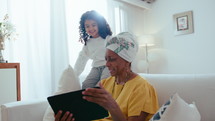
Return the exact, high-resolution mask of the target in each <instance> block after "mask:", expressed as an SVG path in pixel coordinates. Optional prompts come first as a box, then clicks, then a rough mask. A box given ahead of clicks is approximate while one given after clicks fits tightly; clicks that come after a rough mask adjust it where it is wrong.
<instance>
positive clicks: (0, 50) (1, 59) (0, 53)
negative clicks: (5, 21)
mask: <svg viewBox="0 0 215 121" xmlns="http://www.w3.org/2000/svg"><path fill="white" fill-rule="evenodd" d="M3 50H4V37H3V36H1V34H0V63H6V61H5V60H4V57H3Z"/></svg>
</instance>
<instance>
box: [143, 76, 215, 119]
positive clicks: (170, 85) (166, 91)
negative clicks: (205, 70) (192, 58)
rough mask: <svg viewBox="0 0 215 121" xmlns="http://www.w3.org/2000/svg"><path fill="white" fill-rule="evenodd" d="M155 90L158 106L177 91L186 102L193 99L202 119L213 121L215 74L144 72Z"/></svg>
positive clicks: (190, 101)
mask: <svg viewBox="0 0 215 121" xmlns="http://www.w3.org/2000/svg"><path fill="white" fill-rule="evenodd" d="M139 75H141V76H142V77H143V78H145V79H146V80H147V81H149V83H151V84H152V85H153V86H154V88H155V89H156V91H157V94H158V101H159V104H160V106H161V105H163V104H164V103H165V102H166V101H167V100H168V99H169V97H170V96H171V95H172V94H174V93H176V92H177V93H178V94H179V95H180V97H181V98H182V99H184V100H186V102H187V103H192V102H193V101H195V104H196V106H197V107H198V110H199V112H200V114H201V120H202V121H213V120H214V110H215V106H213V105H214V102H215V93H214V92H215V86H214V85H215V74H144V73H140V74H139Z"/></svg>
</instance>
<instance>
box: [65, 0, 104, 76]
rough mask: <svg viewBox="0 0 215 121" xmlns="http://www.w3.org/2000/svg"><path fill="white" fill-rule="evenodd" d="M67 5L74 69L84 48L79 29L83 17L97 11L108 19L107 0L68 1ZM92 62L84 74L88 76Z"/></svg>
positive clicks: (69, 38) (71, 59) (70, 51)
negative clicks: (88, 12) (90, 11)
mask: <svg viewBox="0 0 215 121" xmlns="http://www.w3.org/2000/svg"><path fill="white" fill-rule="evenodd" d="M66 5H67V6H66V14H67V27H68V28H67V31H68V40H69V44H68V48H69V54H70V55H69V56H70V64H71V66H73V67H74V64H75V61H76V59H77V57H78V54H79V52H80V50H81V49H82V47H83V44H82V43H81V42H79V29H78V27H79V21H80V17H81V15H82V14H83V13H85V12H86V11H89V10H96V11H97V12H98V13H100V14H101V15H103V16H104V17H105V18H106V19H107V3H106V0H90V1H89V0H66ZM91 62H92V61H88V63H87V65H86V67H85V71H84V72H83V73H82V74H88V72H89V71H90V69H91Z"/></svg>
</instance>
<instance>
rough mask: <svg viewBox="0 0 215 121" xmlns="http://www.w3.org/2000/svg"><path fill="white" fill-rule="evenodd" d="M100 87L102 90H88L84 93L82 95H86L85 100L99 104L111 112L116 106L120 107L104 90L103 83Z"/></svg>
mask: <svg viewBox="0 0 215 121" xmlns="http://www.w3.org/2000/svg"><path fill="white" fill-rule="evenodd" d="M99 86H100V88H87V89H86V90H85V91H83V92H82V94H83V95H85V96H83V98H84V99H85V100H87V101H90V102H94V103H97V104H99V105H100V106H102V107H104V108H105V109H106V110H109V111H110V110H111V109H114V108H115V107H116V106H117V107H118V105H117V103H116V102H115V100H114V99H113V98H112V96H111V94H109V93H108V92H107V91H106V90H105V89H104V88H103V86H102V85H101V83H99Z"/></svg>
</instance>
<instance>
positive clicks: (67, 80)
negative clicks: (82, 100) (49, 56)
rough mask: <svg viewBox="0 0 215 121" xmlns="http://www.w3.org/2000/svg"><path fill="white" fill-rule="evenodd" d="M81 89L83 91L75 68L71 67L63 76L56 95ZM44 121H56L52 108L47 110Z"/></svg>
mask: <svg viewBox="0 0 215 121" xmlns="http://www.w3.org/2000/svg"><path fill="white" fill-rule="evenodd" d="M79 89H81V85H80V82H79V79H78V77H77V75H76V74H75V72H74V70H73V68H72V67H71V66H70V65H69V66H68V68H67V69H65V70H64V72H63V73H62V75H61V78H60V80H59V82H58V89H57V91H56V92H55V95H56V94H61V93H66V92H70V91H75V90H79ZM43 121H54V112H53V110H52V108H51V107H50V106H49V107H48V108H47V109H46V112H45V114H44V116H43Z"/></svg>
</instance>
